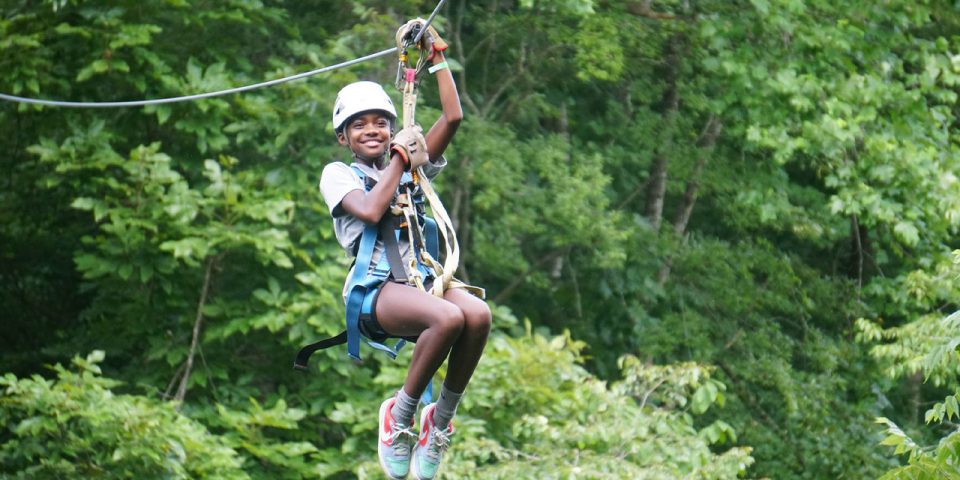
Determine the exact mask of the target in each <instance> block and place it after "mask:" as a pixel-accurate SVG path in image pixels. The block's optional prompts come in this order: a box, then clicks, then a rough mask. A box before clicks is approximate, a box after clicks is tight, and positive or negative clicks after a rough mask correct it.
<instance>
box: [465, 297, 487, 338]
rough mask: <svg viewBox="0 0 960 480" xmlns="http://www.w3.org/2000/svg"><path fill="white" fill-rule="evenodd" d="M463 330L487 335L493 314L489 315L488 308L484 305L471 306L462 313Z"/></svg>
mask: <svg viewBox="0 0 960 480" xmlns="http://www.w3.org/2000/svg"><path fill="white" fill-rule="evenodd" d="M463 317H464V328H465V329H467V330H470V331H471V332H476V333H482V334H487V333H489V332H490V325H491V323H492V322H493V314H491V313H490V307H487V304H486V303H479V304H478V305H475V306H474V305H472V306H471V307H470V308H468V309H465V310H464V311H463Z"/></svg>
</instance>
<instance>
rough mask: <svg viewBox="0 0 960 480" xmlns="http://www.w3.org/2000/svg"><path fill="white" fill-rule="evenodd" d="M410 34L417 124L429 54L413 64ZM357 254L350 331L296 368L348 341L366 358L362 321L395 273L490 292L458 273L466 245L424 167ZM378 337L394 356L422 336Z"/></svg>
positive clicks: (408, 106)
mask: <svg viewBox="0 0 960 480" xmlns="http://www.w3.org/2000/svg"><path fill="white" fill-rule="evenodd" d="M428 28H430V27H428ZM406 33H407V34H406V35H403V36H401V35H398V36H397V46H398V47H399V48H398V50H399V51H400V52H401V53H400V66H399V68H398V87H401V89H402V90H403V125H404V127H412V126H413V125H414V111H415V108H416V103H417V93H416V89H417V75H418V73H419V72H420V71H422V69H423V66H424V62H423V59H424V58H426V55H424V52H423V51H422V50H421V52H420V61H418V64H417V67H416V68H410V67H409V65H408V63H407V59H408V57H407V49H408V48H409V47H410V45H412V43H413V38H414V37H415V36H416V35H417V34H418V33H419V30H416V29H411V30H410V31H408V32H406ZM434 35H435V36H434V38H438V37H439V36H438V35H436V34H434ZM419 48H422V47H419ZM401 72H402V73H403V75H402V79H403V85H400V78H401V75H400V73H401ZM353 170H354V172H356V174H357V176H359V177H360V179H361V181H362V182H363V183H364V188H365V189H366V191H367V192H369V191H370V190H371V189H372V188H373V186H374V185H376V181H375V180H373V179H371V178H369V177H368V176H367V175H366V174H365V173H364V172H363V170H361V169H360V168H359V167H357V166H356V165H354V166H353ZM426 203H429V205H430V209H431V211H432V212H433V214H434V216H435V217H436V218H435V219H433V218H430V217H428V216H426V214H425V210H426V208H425V207H426ZM404 234H405V235H407V238H408V242H409V245H410V248H411V249H412V254H411V255H410V258H409V259H408V264H407V265H404V263H403V258H402V255H401V253H400V249H399V239H400V238H401V237H400V236H401V235H404ZM441 236H442V237H443V246H444V256H443V259H444V262H443V263H442V264H441V263H440V262H439V260H438V259H440V258H441V256H440V237H441ZM378 240H380V241H382V242H383V244H384V249H383V254H382V255H381V256H380V258H379V259H378V261H377V263H376V265H375V266H374V267H373V269H372V270H371V269H370V265H371V264H372V262H373V251H374V247H375V246H376V243H377V241H378ZM355 253H356V261H355V263H354V266H353V273H352V275H351V276H350V281H349V283H348V285H347V296H346V299H345V300H346V330H344V331H343V332H341V333H340V334H338V335H336V336H334V337H331V338H327V339H324V340H321V341H319V342H316V343H313V344H310V345H307V346H305V347H303V348H302V349H300V351H299V352H298V353H297V357H296V360H294V368H296V369H300V370H306V368H307V361H308V360H309V358H310V355H312V354H313V353H314V352H316V351H317V350H322V349H326V348H329V347H333V346H336V345H342V344H344V343H346V344H347V354H348V355H349V356H350V357H351V358H353V359H355V360H360V337H361V335H362V332H361V329H360V324H361V322H362V321H363V320H366V319H368V318H369V316H371V315H373V314H374V312H373V309H374V306H375V305H374V303H375V301H376V297H377V294H378V292H379V290H380V288H381V287H382V286H383V283H384V282H386V281H387V280H388V279H389V278H390V277H391V276H392V277H393V280H394V281H397V282H401V283H407V284H409V285H413V286H416V287H417V288H418V289H420V290H422V291H427V285H426V284H427V283H428V280H429V279H433V284H432V285H431V286H430V290H429V291H430V293H431V294H433V295H436V296H438V297H443V292H444V290H447V289H450V288H464V289H466V290H467V291H469V292H470V293H472V294H474V295H476V296H478V297H479V298H485V292H484V290H483V289H482V288H479V287H474V286H471V285H467V284H465V283H463V282H460V281H459V280H457V279H455V278H454V277H453V275H454V272H456V269H457V266H458V264H459V260H460V247H459V245H458V243H457V237H456V232H455V231H454V229H453V222H451V221H450V217H449V215H448V214H447V211H446V209H445V208H444V207H443V203H442V202H441V201H440V198H439V196H437V194H436V192H435V191H434V190H433V186H432V185H431V184H430V180H429V178H427V176H426V175H424V173H423V170H422V168H418V169H416V170H415V171H413V172H405V173H404V174H403V176H402V177H401V179H400V185H399V187H398V189H397V194H396V195H395V198H394V202H393V204H392V205H391V206H390V208H389V209H388V211H387V212H385V213H384V215H383V217H381V219H380V222H379V223H377V224H376V225H367V226H366V227H365V228H364V230H363V234H362V235H361V236H360V239H359V241H358V243H357V247H356V252H355ZM377 340H378V339H372V338H371V339H369V340H368V341H367V344H369V345H370V346H371V347H373V348H375V349H377V350H380V351H383V352H385V353H386V354H387V355H389V356H390V357H391V358H396V356H397V353H398V352H399V351H400V349H401V348H403V346H404V344H406V342H407V340H412V341H416V339H415V338H401V339H399V340H397V342H396V343H395V344H394V345H393V346H388V345H386V344H384V343H381V342H380V341H377Z"/></svg>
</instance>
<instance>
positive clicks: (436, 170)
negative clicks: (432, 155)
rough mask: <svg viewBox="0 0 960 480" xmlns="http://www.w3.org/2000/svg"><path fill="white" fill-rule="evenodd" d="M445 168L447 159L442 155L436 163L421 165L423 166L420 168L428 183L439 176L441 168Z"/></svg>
mask: <svg viewBox="0 0 960 480" xmlns="http://www.w3.org/2000/svg"><path fill="white" fill-rule="evenodd" d="M446 166H447V157H444V156H443V155H441V156H440V158H438V159H437V161H435V162H427V163H425V164H423V166H422V167H420V168H421V169H423V174H424V175H426V176H427V178H429V179H430V181H433V179H434V178H437V175H439V174H440V171H441V170H443V167H446Z"/></svg>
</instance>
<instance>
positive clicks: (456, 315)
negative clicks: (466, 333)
mask: <svg viewBox="0 0 960 480" xmlns="http://www.w3.org/2000/svg"><path fill="white" fill-rule="evenodd" d="M464 324H465V317H464V314H463V312H462V311H461V310H460V309H459V308H457V307H456V306H455V305H448V306H446V307H445V308H442V309H440V310H439V311H438V312H437V317H436V320H435V325H436V326H437V327H438V328H439V329H440V330H442V331H444V332H446V333H448V334H450V335H453V336H457V335H460V332H461V331H463V328H464Z"/></svg>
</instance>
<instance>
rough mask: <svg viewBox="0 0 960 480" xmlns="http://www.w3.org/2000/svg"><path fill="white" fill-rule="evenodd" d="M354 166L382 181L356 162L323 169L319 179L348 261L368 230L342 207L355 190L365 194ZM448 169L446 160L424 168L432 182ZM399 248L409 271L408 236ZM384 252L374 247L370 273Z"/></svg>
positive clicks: (379, 244)
mask: <svg viewBox="0 0 960 480" xmlns="http://www.w3.org/2000/svg"><path fill="white" fill-rule="evenodd" d="M353 166H356V167H358V168H360V170H361V171H363V173H364V174H365V175H367V176H368V177H370V178H371V179H373V180H377V181H380V171H378V170H377V169H376V168H374V167H371V166H367V165H364V164H362V163H359V162H354V163H352V164H351V165H347V164H345V163H343V162H333V163H330V164H327V166H325V167H323V173H322V174H321V175H320V194H321V195H323V200H324V202H326V204H327V208H328V209H329V211H330V215H331V216H332V217H333V231H334V234H336V236H337V241H338V242H340V246H341V247H343V250H344V251H345V252H346V253H347V256H349V257H353V252H354V245H355V244H356V242H359V241H360V236H361V235H362V234H363V229H364V228H365V227H366V225H365V224H364V223H363V221H362V220H360V219H359V218H357V217H355V216H353V215H350V214H349V213H347V212H346V210H344V209H343V207H342V206H341V205H340V202H342V201H343V197H345V196H347V194H348V193H350V192H352V191H354V190H360V191H362V192H364V193H365V192H366V189H365V188H364V184H363V181H362V180H360V176H359V175H357V172H355V171H353V168H352V167H353ZM445 166H447V160H446V159H445V158H444V157H440V159H439V160H437V161H436V162H427V164H425V165H424V166H423V168H422V169H423V174H424V175H426V176H427V178H429V179H431V180H433V179H434V178H436V176H437V175H438V174H439V173H440V170H442V169H443V167H445ZM399 246H400V254H401V256H402V257H403V264H404V267H405V268H406V266H407V264H408V263H409V260H410V259H411V258H412V255H413V251H412V249H411V248H410V241H409V239H408V238H407V236H405V235H401V236H400V241H399ZM382 252H383V242H382V241H380V240H377V243H376V245H374V247H373V258H372V259H371V261H370V268H371V269H373V268H374V267H375V266H376V265H377V262H378V261H379V260H380V255H381V254H382ZM408 274H409V272H408ZM351 275H352V270H351V274H348V275H347V281H348V282H349V279H350V276H351Z"/></svg>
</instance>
